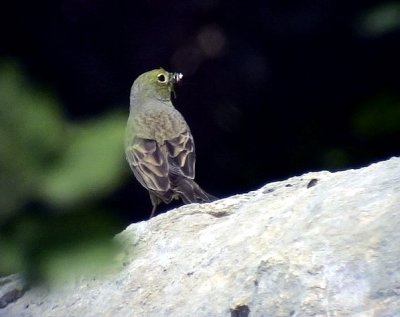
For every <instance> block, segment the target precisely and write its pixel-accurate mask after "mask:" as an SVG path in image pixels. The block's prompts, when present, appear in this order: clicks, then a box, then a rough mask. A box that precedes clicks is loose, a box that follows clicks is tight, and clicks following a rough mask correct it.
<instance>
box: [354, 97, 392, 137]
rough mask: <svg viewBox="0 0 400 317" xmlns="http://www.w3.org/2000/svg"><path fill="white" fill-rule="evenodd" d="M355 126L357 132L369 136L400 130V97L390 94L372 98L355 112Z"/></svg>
mask: <svg viewBox="0 0 400 317" xmlns="http://www.w3.org/2000/svg"><path fill="white" fill-rule="evenodd" d="M353 127H354V130H355V132H356V133H357V134H359V135H362V136H368V137H378V136H384V135H388V134H391V133H395V132H398V131H400V98H396V97H394V96H391V95H389V94H385V95H380V96H377V97H375V98H372V99H371V100H369V101H368V102H367V103H366V104H364V105H363V106H362V107H361V108H360V109H359V111H358V112H356V113H355V116H354V119H353Z"/></svg>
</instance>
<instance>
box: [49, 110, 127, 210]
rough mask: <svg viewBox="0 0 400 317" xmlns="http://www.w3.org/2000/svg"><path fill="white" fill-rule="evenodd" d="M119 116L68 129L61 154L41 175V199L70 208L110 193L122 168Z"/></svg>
mask: <svg viewBox="0 0 400 317" xmlns="http://www.w3.org/2000/svg"><path fill="white" fill-rule="evenodd" d="M123 127H124V119H123V117H122V116H121V115H109V116H107V117H105V118H101V119H97V120H94V121H91V122H85V123H82V124H78V125H75V126H71V127H70V131H69V135H70V138H69V141H70V142H69V144H68V146H67V147H66V149H65V151H64V155H63V156H62V157H61V158H60V160H59V161H58V162H56V163H55V164H54V166H52V168H51V169H50V170H49V171H48V173H47V174H46V175H45V177H44V179H43V182H42V184H41V191H42V197H43V198H44V199H45V200H46V201H48V202H50V203H52V204H54V205H58V206H70V205H74V204H77V203H80V202H84V201H86V202H87V201H88V200H89V199H95V198H96V197H98V196H99V195H104V194H106V193H109V192H110V191H112V190H113V189H114V188H115V187H116V186H117V185H118V184H120V182H121V177H122V176H123V171H124V169H125V167H126V164H125V162H124V156H123V153H124V150H123V143H122V140H123Z"/></svg>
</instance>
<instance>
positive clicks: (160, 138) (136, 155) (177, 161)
mask: <svg viewBox="0 0 400 317" xmlns="http://www.w3.org/2000/svg"><path fill="white" fill-rule="evenodd" d="M182 77H183V75H182V74H181V73H170V72H168V71H166V70H165V69H163V68H159V69H153V70H151V71H148V72H145V73H143V74H141V75H140V76H139V77H137V78H136V80H135V81H134V83H133V85H132V88H131V92H130V111H129V118H128V122H127V125H126V132H125V154H126V159H127V161H128V163H129V166H130V168H131V169H132V171H133V174H134V176H135V177H136V179H137V180H138V181H139V183H140V184H141V185H142V186H143V187H144V188H146V189H147V190H148V192H149V195H150V200H151V203H152V206H153V208H152V210H151V215H150V218H152V217H153V216H154V215H155V212H156V209H157V206H158V205H159V204H160V203H161V202H163V203H165V204H168V203H170V202H171V201H172V200H175V199H181V200H182V201H183V203H184V204H189V203H206V202H211V201H213V200H216V197H214V196H213V195H210V194H208V193H207V192H205V191H204V190H203V189H202V188H201V187H200V186H199V185H198V184H197V183H196V182H195V181H194V178H195V163H196V153H195V146H194V141H193V136H192V133H191V131H190V128H189V126H188V124H187V123H186V121H185V119H184V118H183V116H182V114H181V113H180V112H179V111H178V110H177V109H176V108H175V107H174V105H173V104H172V101H171V94H174V95H175V90H174V85H175V84H177V83H178V82H180V81H181V79H182Z"/></svg>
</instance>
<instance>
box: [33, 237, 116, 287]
mask: <svg viewBox="0 0 400 317" xmlns="http://www.w3.org/2000/svg"><path fill="white" fill-rule="evenodd" d="M117 253H118V247H117V244H116V243H114V242H113V241H112V240H104V241H102V240H98V241H91V242H83V243H81V244H79V245H76V246H75V247H74V248H55V249H53V250H48V251H47V252H46V253H45V254H44V256H43V257H42V261H41V266H40V268H39V270H40V271H41V274H42V278H44V280H45V281H46V282H47V283H51V284H53V285H58V284H61V283H65V282H66V281H73V278H74V277H76V276H79V275H82V274H86V275H87V274H99V273H103V272H106V271H107V270H108V269H110V268H111V267H112V264H114V259H115V258H116V255H117Z"/></svg>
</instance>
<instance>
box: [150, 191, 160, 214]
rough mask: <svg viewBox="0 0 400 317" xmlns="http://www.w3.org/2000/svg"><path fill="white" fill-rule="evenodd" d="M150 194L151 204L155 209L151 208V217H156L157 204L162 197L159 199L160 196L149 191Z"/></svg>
mask: <svg viewBox="0 0 400 317" xmlns="http://www.w3.org/2000/svg"><path fill="white" fill-rule="evenodd" d="M149 194H150V199H151V204H152V205H153V209H152V210H151V214H150V218H149V219H151V218H153V217H154V214H155V212H156V209H157V206H158V204H159V203H160V199H158V197H157V196H156V195H154V194H152V193H149Z"/></svg>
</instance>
